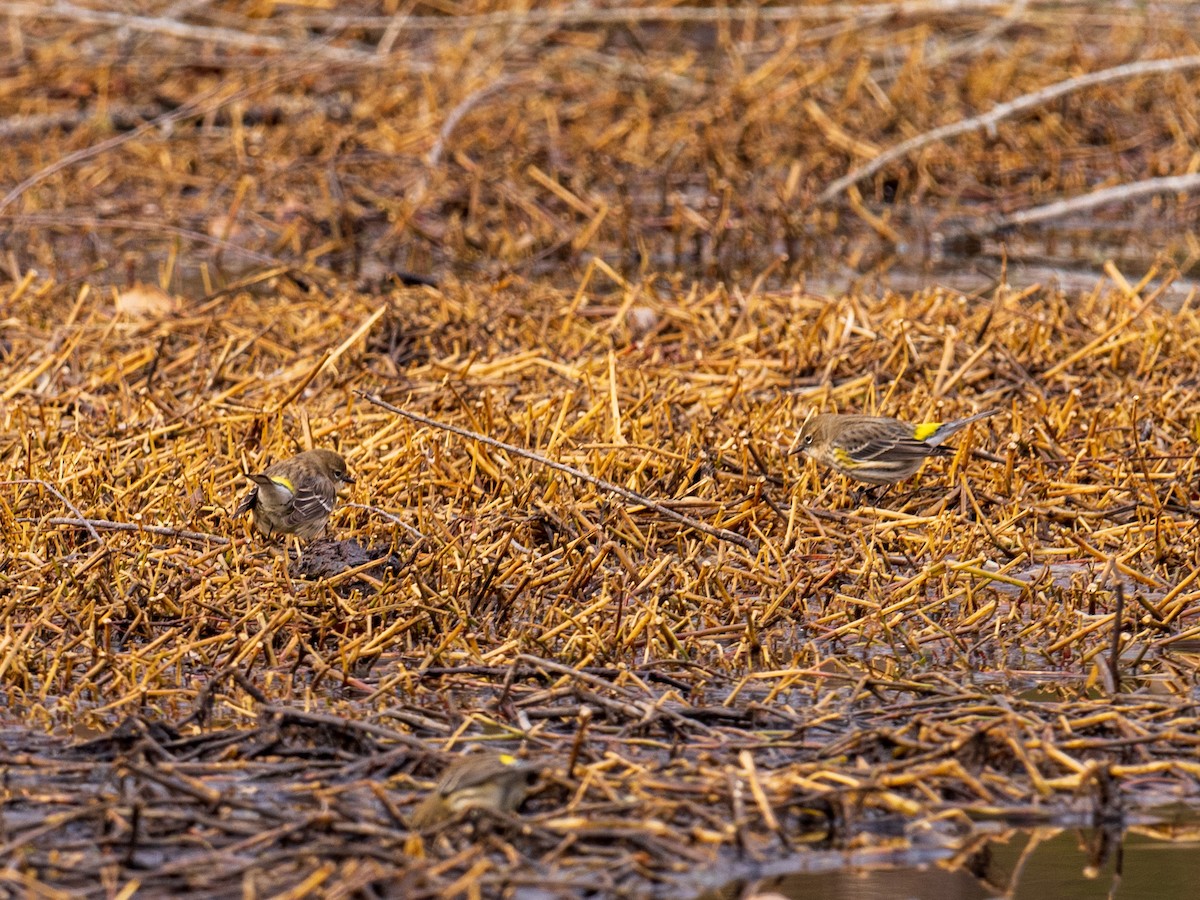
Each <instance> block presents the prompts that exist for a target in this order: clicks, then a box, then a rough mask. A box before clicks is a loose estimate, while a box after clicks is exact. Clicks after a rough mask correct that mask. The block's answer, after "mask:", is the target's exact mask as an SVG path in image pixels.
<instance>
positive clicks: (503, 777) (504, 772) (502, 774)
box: [410, 753, 538, 829]
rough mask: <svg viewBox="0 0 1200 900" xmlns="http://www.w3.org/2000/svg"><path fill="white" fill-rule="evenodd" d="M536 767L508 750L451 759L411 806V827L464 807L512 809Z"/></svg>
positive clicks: (420, 826) (435, 821) (528, 787)
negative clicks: (428, 788)
mask: <svg viewBox="0 0 1200 900" xmlns="http://www.w3.org/2000/svg"><path fill="white" fill-rule="evenodd" d="M537 777H538V768H537V766H535V765H534V764H533V763H531V762H529V761H527V760H521V759H517V757H515V756H511V755H509V754H507V753H499V754H496V753H473V754H471V755H470V756H464V757H463V758H462V759H460V760H457V761H456V762H453V763H451V764H450V765H449V766H448V767H447V769H446V771H445V772H443V773H442V778H441V780H440V781H439V782H438V783H437V787H435V788H434V789H433V791H432V792H431V793H430V794H429V796H428V797H426V798H425V799H424V800H422V801H421V803H420V805H419V806H418V807H417V808H416V809H415V810H413V814H412V816H411V818H410V822H411V824H412V827H413V828H418V829H423V828H429V827H431V826H434V825H440V824H441V823H442V822H445V821H447V820H448V819H451V818H453V817H454V816H455V815H456V814H457V813H460V812H462V811H463V810H467V809H487V810H491V811H492V812H500V813H512V812H515V811H516V809H517V807H518V806H520V805H521V803H522V802H523V801H524V800H525V797H526V796H528V794H529V792H530V790H531V789H532V788H533V785H534V782H536V781H537Z"/></svg>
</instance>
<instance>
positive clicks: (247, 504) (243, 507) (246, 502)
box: [233, 487, 258, 519]
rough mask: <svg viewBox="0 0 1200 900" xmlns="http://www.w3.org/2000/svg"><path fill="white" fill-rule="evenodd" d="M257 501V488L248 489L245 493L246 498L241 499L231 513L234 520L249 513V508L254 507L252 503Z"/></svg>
mask: <svg viewBox="0 0 1200 900" xmlns="http://www.w3.org/2000/svg"><path fill="white" fill-rule="evenodd" d="M257 499H258V488H257V487H252V488H250V490H249V491H248V492H247V493H246V496H245V497H243V498H242V502H241V503H239V504H238V505H237V509H235V510H234V511H233V517H234V518H235V519H236V518H237V517H238V516H240V515H243V514H244V513H247V512H249V511H250V508H251V507H252V506H254V501H255V500H257Z"/></svg>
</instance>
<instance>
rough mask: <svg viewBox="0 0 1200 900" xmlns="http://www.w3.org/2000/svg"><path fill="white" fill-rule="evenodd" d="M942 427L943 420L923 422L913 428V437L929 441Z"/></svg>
mask: <svg viewBox="0 0 1200 900" xmlns="http://www.w3.org/2000/svg"><path fill="white" fill-rule="evenodd" d="M941 427H942V423H941V422H922V423H921V424H920V425H918V426H917V427H916V428H914V429H913V437H914V438H915V439H916V440H918V441H927V440H929V439H930V438H931V437H933V436H934V435H935V434H937V430H938V429H939V428H941Z"/></svg>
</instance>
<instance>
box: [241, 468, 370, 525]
mask: <svg viewBox="0 0 1200 900" xmlns="http://www.w3.org/2000/svg"><path fill="white" fill-rule="evenodd" d="M246 477H247V478H249V479H250V480H251V481H252V482H254V486H253V487H252V488H251V489H250V492H249V493H248V494H247V495H246V496H245V498H244V499H243V500H242V502H241V503H239V504H238V507H237V509H236V510H234V513H233V514H234V516H235V517H236V516H240V515H242V514H243V513H245V512H246V511H248V510H250V511H253V513H254V524H255V526H256V527H257V528H258V530H259V531H261V532H262V533H263V534H265V535H266V536H267V537H272V536H274V535H277V534H284V535H295V536H296V537H299V538H301V539H303V540H306V541H307V540H312V539H313V538H315V537H316V536H317V535H319V534H320V533H321V532H322V531H324V530H325V524H326V523H327V522H328V521H329V516H330V514H331V513H332V512H333V505H334V503H335V502H336V501H337V491H338V486H339V485H341V484H354V479H353V478H351V477H350V473H349V472H348V471H347V468H346V460H345V459H343V458H342V456H341V454H340V453H335V452H333V451H332V450H307V451H305V452H304V453H298V454H297V455H295V456H293V457H290V458H288V459H283V460H280V461H279V462H277V463H274V464H273V465H270V466H268V467H267V468H266V470H264V471H263V472H262V473H260V474H247V475H246Z"/></svg>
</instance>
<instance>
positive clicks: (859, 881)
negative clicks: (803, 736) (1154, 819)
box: [694, 823, 1200, 900]
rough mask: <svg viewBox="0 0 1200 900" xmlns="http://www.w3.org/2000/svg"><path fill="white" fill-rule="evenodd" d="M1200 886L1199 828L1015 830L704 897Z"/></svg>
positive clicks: (1137, 898)
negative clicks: (948, 847) (969, 842)
mask: <svg viewBox="0 0 1200 900" xmlns="http://www.w3.org/2000/svg"><path fill="white" fill-rule="evenodd" d="M789 867H790V868H789ZM766 868H769V869H770V870H771V871H770V872H769V873H768V872H766V871H764V870H765V869H766ZM1198 881H1200V827H1197V826H1196V825H1195V824H1194V823H1193V824H1192V825H1191V827H1190V828H1188V827H1186V826H1175V827H1168V826H1156V827H1153V828H1149V827H1147V828H1141V827H1139V828H1134V829H1130V830H1129V831H1127V832H1125V833H1124V835H1122V834H1120V833H1119V832H1105V831H1103V830H1101V829H1062V828H1037V829H1006V830H1005V831H1004V832H1003V833H1002V834H998V835H996V836H994V837H991V838H987V839H985V840H983V841H981V842H979V843H978V844H976V845H974V846H972V847H969V848H964V849H962V850H959V851H953V850H948V851H944V852H942V851H937V852H934V851H931V850H929V849H915V850H907V851H894V852H886V851H813V852H812V853H811V854H809V853H801V854H797V855H796V856H794V857H791V858H790V859H788V860H780V861H779V862H778V863H773V864H771V865H770V866H769V867H760V868H759V869H758V871H757V872H755V873H754V874H752V875H746V876H743V877H740V878H736V879H732V880H729V881H726V882H725V883H723V884H721V885H720V886H719V887H715V888H710V889H708V890H705V891H703V892H701V893H699V894H697V895H694V896H696V897H697V900H735V898H736V900H750V898H755V897H757V898H760V900H767V898H768V897H769V898H770V900H779V898H784V900H801V898H805V900H810V898H830V900H875V898H879V900H909V898H914V900H915V898H939V900H940V898H949V900H987V898H1000V897H1003V898H1011V900H1043V898H1053V900H1085V898H1086V900H1093V898H1107V897H1112V898H1120V900H1191V898H1194V897H1196V896H1197V895H1198V894H1200V886H1198ZM764 895H765V896H764ZM771 895H775V896H771Z"/></svg>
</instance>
